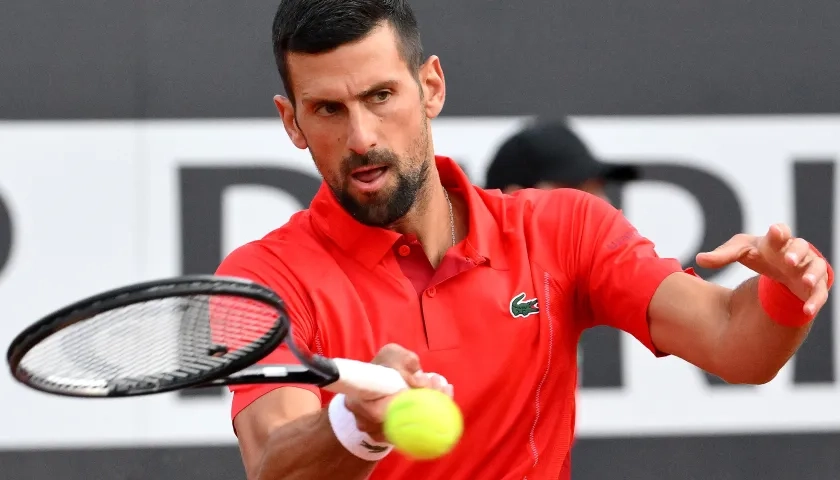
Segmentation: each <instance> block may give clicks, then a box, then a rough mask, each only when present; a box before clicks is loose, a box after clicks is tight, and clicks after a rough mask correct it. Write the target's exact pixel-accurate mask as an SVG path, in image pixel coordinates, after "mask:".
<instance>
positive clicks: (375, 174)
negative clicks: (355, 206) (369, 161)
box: [350, 165, 388, 193]
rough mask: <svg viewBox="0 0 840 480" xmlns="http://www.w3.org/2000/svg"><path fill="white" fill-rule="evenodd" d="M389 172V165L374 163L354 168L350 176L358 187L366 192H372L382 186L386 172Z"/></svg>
mask: <svg viewBox="0 0 840 480" xmlns="http://www.w3.org/2000/svg"><path fill="white" fill-rule="evenodd" d="M387 172H388V167H386V166H383V165H374V166H369V167H362V168H357V169H355V170H353V171H352V172H350V178H351V179H352V183H353V184H354V186H355V187H356V188H357V189H359V190H361V191H362V192H365V193H370V192H373V191H375V190H378V189H379V188H380V187H381V186H382V184H383V183H384V182H385V178H386V176H385V174H386V173H387Z"/></svg>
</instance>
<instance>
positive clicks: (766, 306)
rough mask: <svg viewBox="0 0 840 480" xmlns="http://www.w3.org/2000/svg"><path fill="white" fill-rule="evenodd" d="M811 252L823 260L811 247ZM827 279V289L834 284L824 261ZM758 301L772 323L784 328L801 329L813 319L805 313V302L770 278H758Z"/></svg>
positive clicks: (831, 273)
mask: <svg viewBox="0 0 840 480" xmlns="http://www.w3.org/2000/svg"><path fill="white" fill-rule="evenodd" d="M811 251H813V252H814V253H815V254H817V255H818V256H819V257H820V258H823V260H825V257H823V256H822V254H821V253H820V252H819V250H817V249H816V248H815V247H814V246H813V245H811ZM826 269H827V271H828V279H827V281H826V286H827V288H831V285H832V284H833V283H834V271H833V270H832V269H831V265H829V264H828V262H827V261H826ZM758 301H759V303H760V304H761V308H762V309H763V310H764V312H765V313H767V316H769V317H770V318H771V319H772V320H773V321H774V322H776V323H778V324H780V325H784V326H786V327H802V326H804V325H806V324H807V323H808V322H810V321H811V320H813V319H814V316H813V315H809V314H808V313H805V309H804V307H805V302H804V301H802V300H801V299H800V298H799V297H797V296H796V295H794V293H793V292H791V291H790V289H789V288H787V287H786V286H785V285H783V284H781V283H779V282H777V281H775V280H773V279H772V278H770V277H766V276H764V275H761V276H760V277H759V278H758Z"/></svg>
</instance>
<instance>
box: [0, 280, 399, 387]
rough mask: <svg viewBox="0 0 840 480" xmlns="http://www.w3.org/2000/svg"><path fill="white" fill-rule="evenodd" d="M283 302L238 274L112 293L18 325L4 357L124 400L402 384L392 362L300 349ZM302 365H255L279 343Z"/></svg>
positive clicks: (52, 383) (40, 380)
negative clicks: (212, 389)
mask: <svg viewBox="0 0 840 480" xmlns="http://www.w3.org/2000/svg"><path fill="white" fill-rule="evenodd" d="M290 329H291V324H290V321H289V317H288V315H287V313H286V309H285V307H284V304H283V300H282V299H281V298H280V297H278V296H277V295H276V294H275V293H274V292H273V291H271V290H269V289H268V288H265V287H263V286H261V285H258V284H256V283H253V282H249V281H246V280H241V279H236V278H227V277H218V276H200V275H199V276H185V277H178V278H170V279H164V280H157V281H152V282H145V283H138V284H134V285H129V286H127V287H123V288H119V289H116V290H110V291H107V292H104V293H101V294H99V295H95V296H93V297H89V298H86V299H84V300H81V301H79V302H76V303H74V304H72V305H69V306H67V307H64V308H62V309H60V310H58V311H56V312H54V313H52V314H50V315H48V316H46V317H45V318H43V319H41V320H39V321H38V322H36V323H34V324H33V325H32V326H30V327H29V328H27V329H25V330H24V331H23V332H21V333H20V334H19V335H18V336H17V337H16V338H15V339H14V340H13V341H12V344H11V346H10V347H9V351H8V354H7V360H8V363H9V368H10V369H11V373H12V375H13V376H14V378H15V379H16V380H17V381H19V382H21V383H23V384H24V385H26V386H29V387H31V388H34V389H37V390H40V391H43V392H47V393H52V394H57V395H66V396H73V397H87V398H91V397H100V398H101V397H126V396H135V395H149V394H155V393H164V392H171V391H174V390H180V389H185V388H199V387H208V386H217V385H235V384H260V383H305V384H312V385H318V386H319V387H321V388H324V389H326V390H329V391H331V392H335V393H345V394H354V395H361V396H371V397H373V396H381V395H390V394H393V393H396V392H398V391H400V390H402V389H403V388H405V387H406V386H407V385H406V383H405V381H404V380H403V378H402V376H401V375H400V374H399V372H397V371H396V370H394V369H391V368H387V367H383V366H380V365H373V364H370V363H365V362H360V361H356V360H349V359H340V358H336V359H330V358H325V357H323V356H320V355H315V354H308V353H306V352H304V351H301V349H299V348H298V347H297V346H296V345H295V342H294V341H293V340H292V335H291V334H290ZM284 341H285V343H286V344H287V345H288V347H289V349H291V351H292V353H293V354H294V355H295V357H297V359H298V360H300V362H301V364H300V365H263V364H260V365H255V364H256V363H257V362H258V361H260V360H261V359H263V358H265V357H266V356H267V355H268V354H269V353H271V352H272V351H273V350H274V349H275V348H277V347H278V346H279V345H280V344H281V343H282V342H284Z"/></svg>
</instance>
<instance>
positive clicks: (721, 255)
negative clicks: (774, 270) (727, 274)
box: [696, 233, 757, 268]
mask: <svg viewBox="0 0 840 480" xmlns="http://www.w3.org/2000/svg"><path fill="white" fill-rule="evenodd" d="M756 244H757V241H756V237H754V236H753V235H747V234H745V233H740V234H738V235H735V236H734V237H732V238H731V239H729V241H727V242H726V243H724V244H723V245H721V246H719V247H718V248H716V249H714V250H712V251H711V252H702V253H699V254H697V257H696V260H697V265H699V266H700V267H703V268H721V267H724V266H726V265H729V264H730V263H734V262H737V261H738V260H740V259H741V258H743V257H744V256H747V255H751V254H755V253H757V249H756Z"/></svg>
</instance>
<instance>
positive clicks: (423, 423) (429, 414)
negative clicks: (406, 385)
mask: <svg viewBox="0 0 840 480" xmlns="http://www.w3.org/2000/svg"><path fill="white" fill-rule="evenodd" d="M383 431H384V433H385V438H386V439H387V440H388V442H389V443H391V444H392V445H394V448H395V449H396V450H397V451H399V452H400V453H402V454H404V455H405V456H407V457H409V458H413V459H415V460H431V459H435V458H438V457H441V456H443V455H446V454H447V453H449V452H450V451H451V450H452V448H453V447H455V444H457V443H458V440H460V439H461V434H462V433H463V432H464V418H463V416H462V415H461V409H459V408H458V405H457V404H455V402H454V401H453V400H452V399H451V398H450V397H449V396H448V395H446V394H445V393H443V392H439V391H437V390H432V389H429V388H415V389H409V390H404V391H402V392H400V393H398V394H397V395H396V396H395V397H394V399H393V400H392V401H391V403H390V404H389V405H388V408H387V409H386V411H385V422H384V424H383Z"/></svg>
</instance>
